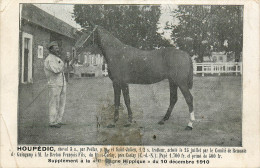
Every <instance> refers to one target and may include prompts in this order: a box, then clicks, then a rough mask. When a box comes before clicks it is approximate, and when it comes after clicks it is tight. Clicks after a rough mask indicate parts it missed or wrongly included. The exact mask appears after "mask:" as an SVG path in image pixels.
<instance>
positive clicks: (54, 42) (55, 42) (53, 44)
mask: <svg viewBox="0 0 260 168" xmlns="http://www.w3.org/2000/svg"><path fill="white" fill-rule="evenodd" d="M52 46H59V45H58V43H57V41H52V42H50V44H49V45H48V49H50V48H51V47H52Z"/></svg>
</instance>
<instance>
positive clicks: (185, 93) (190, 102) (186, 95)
mask: <svg viewBox="0 0 260 168" xmlns="http://www.w3.org/2000/svg"><path fill="white" fill-rule="evenodd" d="M179 87H180V90H181V92H182V94H183V96H184V98H185V100H186V103H187V104H188V107H189V112H190V120H189V123H188V126H187V127H186V130H192V128H193V127H192V124H193V122H194V121H195V117H194V112H193V96H192V95H191V93H190V90H189V87H188V85H179Z"/></svg>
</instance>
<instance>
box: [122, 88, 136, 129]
mask: <svg viewBox="0 0 260 168" xmlns="http://www.w3.org/2000/svg"><path fill="white" fill-rule="evenodd" d="M121 88H122V92H123V96H124V100H125V105H126V108H127V111H128V123H127V124H125V126H130V125H131V123H132V119H133V114H132V110H131V107H130V96H129V87H128V84H122V85H121Z"/></svg>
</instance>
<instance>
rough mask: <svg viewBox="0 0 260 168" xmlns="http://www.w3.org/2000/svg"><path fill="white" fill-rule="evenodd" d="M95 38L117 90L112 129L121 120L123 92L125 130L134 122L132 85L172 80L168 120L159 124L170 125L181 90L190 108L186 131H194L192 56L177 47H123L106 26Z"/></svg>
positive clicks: (97, 28)
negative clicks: (126, 117)
mask: <svg viewBox="0 0 260 168" xmlns="http://www.w3.org/2000/svg"><path fill="white" fill-rule="evenodd" d="M94 31H95V38H94V39H96V41H97V45H98V47H99V49H100V50H101V52H102V54H103V55H104V58H105V60H106V62H107V68H108V76H109V78H110V79H111V80H112V82H113V88H114V106H115V111H114V121H113V123H112V124H110V125H108V126H107V127H108V128H112V127H115V123H116V122H117V121H118V119H119V106H120V96H121V91H122V92H123V96H124V101H125V105H126V108H127V111H128V120H127V123H126V124H125V126H126V127H127V126H130V125H131V123H132V120H133V117H132V110H131V107H130V97H129V84H144V85H146V84H153V83H157V82H160V81H162V80H164V79H168V81H169V87H170V105H169V108H168V110H167V112H166V114H165V116H164V117H163V118H162V119H161V120H160V121H159V122H158V124H160V125H162V124H164V122H165V121H167V120H168V119H169V117H170V115H171V113H172V110H173V107H174V105H175V104H176V102H177V99H178V96H177V89H178V88H179V89H180V90H181V93H182V94H183V96H184V98H185V100H186V103H187V105H188V108H189V114H190V119H189V122H188V125H187V126H186V128H185V130H192V128H193V126H192V124H193V122H194V121H195V117H194V112H193V96H192V94H191V93H190V90H189V89H191V88H192V85H193V65H192V61H191V58H190V56H189V54H188V53H186V52H184V51H181V50H178V49H176V48H173V47H167V48H162V49H158V50H141V49H137V48H134V47H132V46H129V45H126V44H123V43H122V42H121V41H120V40H119V39H117V38H116V37H114V36H113V35H112V34H111V33H110V32H109V31H107V30H105V29H104V28H103V27H102V26H98V25H95V28H94V30H93V32H94Z"/></svg>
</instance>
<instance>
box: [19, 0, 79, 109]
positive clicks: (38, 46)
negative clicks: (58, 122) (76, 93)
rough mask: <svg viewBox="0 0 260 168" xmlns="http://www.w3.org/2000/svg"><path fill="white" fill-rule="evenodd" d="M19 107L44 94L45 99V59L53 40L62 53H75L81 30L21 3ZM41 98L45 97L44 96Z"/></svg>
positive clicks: (36, 8)
mask: <svg viewBox="0 0 260 168" xmlns="http://www.w3.org/2000/svg"><path fill="white" fill-rule="evenodd" d="M19 31H20V32H19V50H20V54H19V110H21V109H23V108H24V107H26V106H28V104H30V103H31V102H33V101H34V100H35V98H36V97H37V96H38V95H40V94H41V93H42V94H44V95H45V96H41V97H42V100H41V101H42V102H45V101H47V100H45V99H46V97H47V96H46V94H47V92H43V91H44V88H45V87H46V84H47V79H46V76H45V73H44V60H45V58H46V57H47V55H48V53H49V52H48V49H47V46H48V44H49V43H50V42H51V41H54V40H55V41H57V42H58V43H59V46H60V49H61V54H62V56H64V57H65V56H66V55H67V54H70V55H72V53H74V54H75V49H74V45H75V42H76V39H77V34H78V32H77V30H76V29H75V28H74V27H72V26H70V25H69V24H67V23H65V22H64V21H62V20H60V19H58V18H56V17H54V16H52V15H50V14H48V13H47V12H45V11H43V10H41V9H40V8H38V7H36V6H34V5H32V4H22V5H20V30H19ZM40 99H41V98H40Z"/></svg>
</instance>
